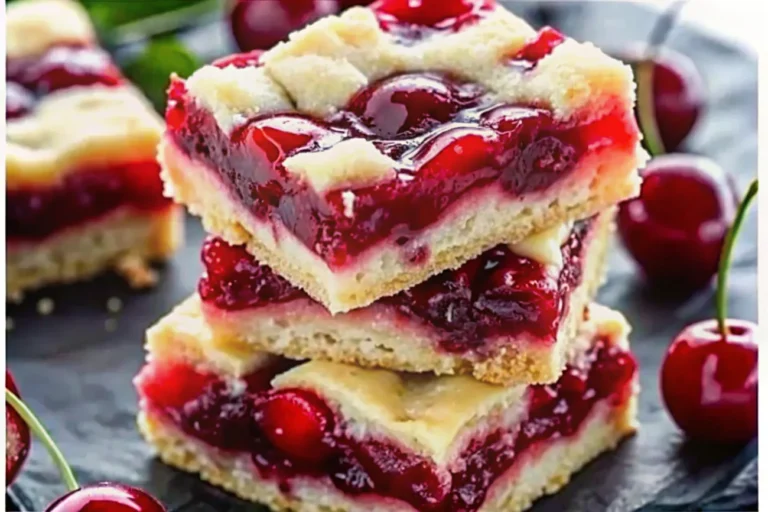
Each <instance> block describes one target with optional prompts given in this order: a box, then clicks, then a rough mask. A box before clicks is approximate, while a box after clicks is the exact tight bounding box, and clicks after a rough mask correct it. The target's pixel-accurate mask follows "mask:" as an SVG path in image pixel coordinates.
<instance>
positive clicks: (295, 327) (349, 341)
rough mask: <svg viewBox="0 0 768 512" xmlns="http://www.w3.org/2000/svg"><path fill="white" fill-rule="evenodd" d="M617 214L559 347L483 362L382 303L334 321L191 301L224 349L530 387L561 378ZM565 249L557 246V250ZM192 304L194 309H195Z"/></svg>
mask: <svg viewBox="0 0 768 512" xmlns="http://www.w3.org/2000/svg"><path fill="white" fill-rule="evenodd" d="M612 217H613V215H612V212H606V213H604V214H602V215H601V216H600V218H599V221H598V224H597V226H596V227H595V230H594V231H593V232H592V234H590V236H589V237H588V238H587V240H586V241H585V251H586V252H585V254H586V257H585V259H584V268H583V281H582V284H581V285H579V286H578V287H577V288H576V289H575V290H573V292H572V293H571V295H570V297H569V302H568V313H567V314H566V316H565V318H564V319H563V321H562V323H561V326H560V330H559V333H558V336H557V342H556V343H555V344H554V345H552V346H550V345H546V344H542V343H540V342H537V341H536V340H534V341H533V342H532V343H528V340H527V339H524V338H517V339H509V338H506V337H505V338H502V339H499V340H489V346H488V348H487V349H486V351H485V352H484V356H482V357H480V356H478V355H476V354H466V355H465V354H453V353H448V352H445V351H442V350H440V349H439V347H437V346H436V344H435V341H434V339H433V336H434V334H432V333H431V332H430V331H429V330H426V331H425V330H424V329H421V328H420V327H419V325H418V324H417V323H409V322H405V321H403V319H402V318H400V317H399V316H398V315H397V313H393V312H392V310H391V309H389V308H387V307H386V306H378V305H377V304H376V303H374V304H373V305H371V306H369V307H368V308H362V309H359V310H355V311H352V312H350V313H346V314H340V315H336V316H331V315H329V314H328V312H327V311H326V310H325V309H324V308H323V307H322V306H321V305H319V304H317V303H315V302H312V301H310V300H307V299H299V300H294V301H291V302H289V303H286V304H280V305H275V306H265V307H263V308H257V309H252V310H244V311H225V310H221V309H218V308H217V307H216V306H215V305H213V304H205V303H201V302H200V301H199V299H198V298H197V297H193V298H191V299H189V301H188V302H190V306H189V307H190V309H193V308H194V309H196V310H198V311H200V312H201V314H202V315H203V316H204V317H205V319H206V323H207V324H208V326H209V327H210V329H211V331H212V332H213V333H214V337H215V339H217V340H220V341H219V343H228V342H231V343H233V345H234V346H233V349H242V347H243V346H248V345H250V346H251V347H252V348H253V349H257V350H264V351H267V352H271V353H275V354H280V355H283V356H285V357H289V358H292V359H298V360H305V359H322V360H329V361H335V362H339V363H346V364H354V365H358V366H362V367H367V368H386V369H389V370H396V371H412V372H432V373H436V374H448V375H451V374H457V375H472V376H473V377H474V378H476V379H478V380H481V381H483V382H490V383H493V384H503V385H511V384H530V383H542V382H552V381H555V380H557V378H558V377H559V376H560V372H561V370H562V368H563V366H564V365H565V363H566V361H567V360H568V355H569V354H570V353H572V352H573V351H574V349H577V348H579V347H575V346H574V343H576V342H577V341H578V338H577V336H576V334H577V331H578V329H579V326H580V325H581V322H582V318H583V312H584V308H585V307H586V306H587V305H588V304H589V303H590V302H591V300H592V299H593V297H594V296H595V293H596V291H597V289H598V287H599V286H600V284H601V283H602V280H603V275H604V268H605V256H606V252H607V246H608V238H609V233H610V232H611V226H612ZM558 249H559V246H558ZM192 303H194V305H193V304H192Z"/></svg>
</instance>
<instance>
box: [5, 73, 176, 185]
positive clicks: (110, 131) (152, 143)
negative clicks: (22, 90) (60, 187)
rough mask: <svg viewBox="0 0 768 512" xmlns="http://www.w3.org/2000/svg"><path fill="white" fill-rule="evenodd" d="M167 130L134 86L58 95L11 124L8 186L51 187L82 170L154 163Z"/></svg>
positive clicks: (8, 127) (9, 132)
mask: <svg viewBox="0 0 768 512" xmlns="http://www.w3.org/2000/svg"><path fill="white" fill-rule="evenodd" d="M162 130H163V126H162V122H161V120H160V118H159V117H158V116H157V114H156V113H155V111H154V110H153V109H152V107H151V106H150V105H149V104H148V103H147V101H146V100H145V99H144V98H142V97H141V96H140V95H139V93H138V92H137V91H136V90H135V89H134V88H133V87H131V86H121V87H102V86H93V87H87V88H71V89H65V90H62V91H58V92H55V93H53V94H50V95H48V96H46V97H44V98H43V99H42V100H41V101H40V102H39V103H38V105H37V107H36V108H35V110H33V111H32V112H31V113H30V114H29V115H26V116H24V117H22V118H20V119H17V120H10V121H8V123H7V130H6V139H7V141H8V145H7V154H6V172H7V179H8V184H9V186H10V187H11V188H12V187H14V186H17V185H22V184H27V183H41V182H42V183H46V182H49V181H52V180H54V179H57V178H59V177H60V176H61V175H63V174H64V173H66V172H68V171H70V170H76V169H78V168H83V167H88V166H94V167H98V166H108V165H109V164H114V163H115V162H119V161H131V160H135V159H137V158H142V157H143V158H147V159H150V158H152V157H153V155H155V153H156V151H157V141H158V140H159V139H160V135H161V134H162Z"/></svg>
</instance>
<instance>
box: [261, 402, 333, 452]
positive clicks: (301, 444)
mask: <svg viewBox="0 0 768 512" xmlns="http://www.w3.org/2000/svg"><path fill="white" fill-rule="evenodd" d="M333 421H334V420H333V413H332V412H331V411H330V409H328V406H327V405H325V402H323V401H322V400H319V399H318V398H317V397H316V396H315V395H314V394H312V393H308V392H306V391H302V390H294V391H288V392H279V393H274V394H272V395H270V396H268V397H266V398H265V399H264V400H263V401H262V402H261V403H260V404H259V405H258V407H257V412H256V423H257V424H258V426H259V428H260V429H261V432H262V433H263V435H264V436H266V438H267V439H268V440H269V442H271V443H272V444H273V445H275V446H276V447H277V448H278V449H279V450H281V451H282V452H283V453H285V454H287V455H288V456H290V457H292V458H294V459H298V460H302V461H306V462H315V463H319V462H322V461H323V460H324V459H325V458H326V457H328V456H329V455H330V453H331V448H330V446H329V445H328V444H327V443H326V440H325V438H326V436H327V435H328V434H329V433H330V432H331V431H332V430H333Z"/></svg>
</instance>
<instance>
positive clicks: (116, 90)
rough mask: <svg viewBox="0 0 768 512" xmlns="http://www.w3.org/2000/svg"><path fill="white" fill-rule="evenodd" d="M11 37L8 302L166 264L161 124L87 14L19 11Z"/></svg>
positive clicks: (169, 220)
mask: <svg viewBox="0 0 768 512" xmlns="http://www.w3.org/2000/svg"><path fill="white" fill-rule="evenodd" d="M6 32H7V56H6V70H7V73H6V157H5V164H6V187H7V189H6V201H7V206H6V214H7V219H6V236H7V238H6V250H7V288H6V293H7V296H8V297H9V298H19V297H20V296H21V295H22V293H23V292H24V291H26V290H29V289H33V288H38V287H40V286H43V285H46V284H49V283H56V282H68V281H74V280H79V279H83V278H86V277H89V276H92V275H94V274H96V273H99V272H101V271H103V270H106V269H108V268H119V267H120V266H122V265H124V264H127V263H129V262H131V261H133V262H139V263H140V264H143V263H144V262H146V261H150V260H158V259H165V258H167V257H168V256H169V255H170V254H171V253H172V252H173V250H174V249H175V248H176V246H177V245H178V243H179V240H180V235H181V232H180V228H181V224H180V220H181V218H180V211H179V209H178V207H176V206H175V205H173V203H172V202H171V201H170V200H169V199H167V198H165V197H164V196H163V186H162V181H161V180H160V168H159V165H158V164H157V162H156V153H157V150H156V148H157V143H158V141H159V139H160V137H161V135H162V130H163V128H162V121H161V120H160V119H159V118H158V116H157V115H156V114H155V112H154V111H153V110H152V108H151V106H150V105H149V104H148V103H147V102H146V101H145V100H144V99H143V98H142V97H141V95H140V94H139V92H138V91H136V90H135V89H134V88H133V87H132V86H131V85H130V84H128V83H127V82H126V80H125V79H124V78H123V76H122V75H121V74H120V71H119V70H118V69H117V67H116V66H115V65H114V64H113V62H112V61H111V59H110V57H109V55H108V54H107V53H106V52H105V51H104V50H102V49H101V48H99V47H98V46H97V44H96V40H95V35H94V32H93V28H92V26H91V24H90V21H89V20H88V18H87V16H86V14H85V12H84V11H83V9H82V7H81V6H80V5H79V4H78V3H77V2H74V1H69V0H26V1H20V2H15V3H13V4H11V5H9V6H8V8H7V12H6Z"/></svg>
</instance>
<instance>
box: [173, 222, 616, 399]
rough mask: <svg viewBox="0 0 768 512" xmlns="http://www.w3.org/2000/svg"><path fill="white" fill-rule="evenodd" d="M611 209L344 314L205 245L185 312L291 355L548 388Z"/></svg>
mask: <svg viewBox="0 0 768 512" xmlns="http://www.w3.org/2000/svg"><path fill="white" fill-rule="evenodd" d="M612 218H613V212H612V211H609V212H605V213H603V214H601V215H599V216H597V217H595V218H592V219H588V220H585V221H580V222H578V223H577V224H575V225H574V226H573V227H570V226H562V227H560V228H558V229H554V230H552V231H551V232H548V233H540V234H538V235H537V236H536V237H533V238H532V239H529V240H526V241H524V242H522V243H519V244H515V245H512V246H507V245H499V246H497V247H495V248H493V249H491V250H489V251H486V252H485V253H483V254H482V255H480V256H479V257H477V258H475V259H473V260H470V261H469V262H467V263H465V264H464V265H462V266H461V267H459V268H458V269H456V270H453V271H450V270H449V271H445V272H443V273H441V274H438V275H437V276H434V277H432V278H431V279H429V280H428V281H426V282H424V283H421V284H419V285H417V286H415V287H414V288H412V289H410V290H407V291H404V292H400V293H398V294H397V295H394V296H392V297H386V298H383V299H380V300H378V301H377V302H375V303H373V304H372V305H370V306H367V307H365V308H361V309H358V310H355V311H352V312H350V313H344V314H338V315H335V316H332V315H330V314H329V313H328V311H327V310H326V309H325V308H324V307H323V306H322V305H321V304H319V303H317V302H316V301H314V300H313V299H311V298H310V297H309V296H308V295H306V294H305V293H304V292H302V291H301V290H300V289H298V288H296V287H294V286H293V285H291V284H290V283H289V282H288V281H287V280H285V279H284V278H282V277H280V276H279V275H277V274H276V273H275V272H273V271H272V270H271V269H270V268H269V267H268V266H266V265H260V264H259V263H258V262H257V261H256V260H255V259H254V258H253V257H252V256H251V255H250V254H249V253H248V252H247V251H246V250H245V249H244V248H243V247H242V246H231V245H229V244H227V243H226V242H224V241H223V240H222V239H220V238H211V239H209V240H208V241H206V243H205V244H204V246H203V251H202V259H203V264H204V266H205V274H204V275H203V277H202V278H201V280H200V283H199V285H198V293H199V298H198V297H193V298H191V299H189V300H188V306H187V307H189V308H190V309H195V310H199V311H202V314H203V315H204V316H205V318H206V321H207V323H208V324H209V325H210V328H211V329H212V330H213V331H214V332H215V333H217V334H218V333H221V334H222V335H223V336H236V337H238V338H239V339H242V340H245V341H247V342H248V343H249V344H250V345H251V346H252V347H254V348H255V349H259V350H265V351H268V352H273V353H277V354H281V355H284V356H287V357H292V358H296V359H317V358H320V359H326V360H331V361H336V362H342V363H350V364H358V365H362V366H368V367H383V368H387V369H390V370H399V371H429V372H434V373H438V374H452V373H457V374H471V375H473V376H474V377H475V378H477V379H480V380H483V381H486V382H493V383H500V384H511V383H535V382H551V381H554V380H556V379H557V378H558V376H559V375H560V372H561V371H562V368H563V366H564V365H565V357H566V354H567V353H568V352H569V351H571V350H572V348H573V343H574V342H575V340H574V336H573V333H574V332H575V331H576V330H577V328H578V326H579V324H580V323H581V322H582V319H583V310H584V307H585V306H586V305H587V304H588V303H589V302H590V301H591V300H592V298H593V297H594V294H595V292H596V290H597V287H598V286H599V284H600V283H601V281H602V277H603V271H604V256H605V250H606V246H607V240H608V236H609V233H610V227H611V225H612V220H613V219H612Z"/></svg>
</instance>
